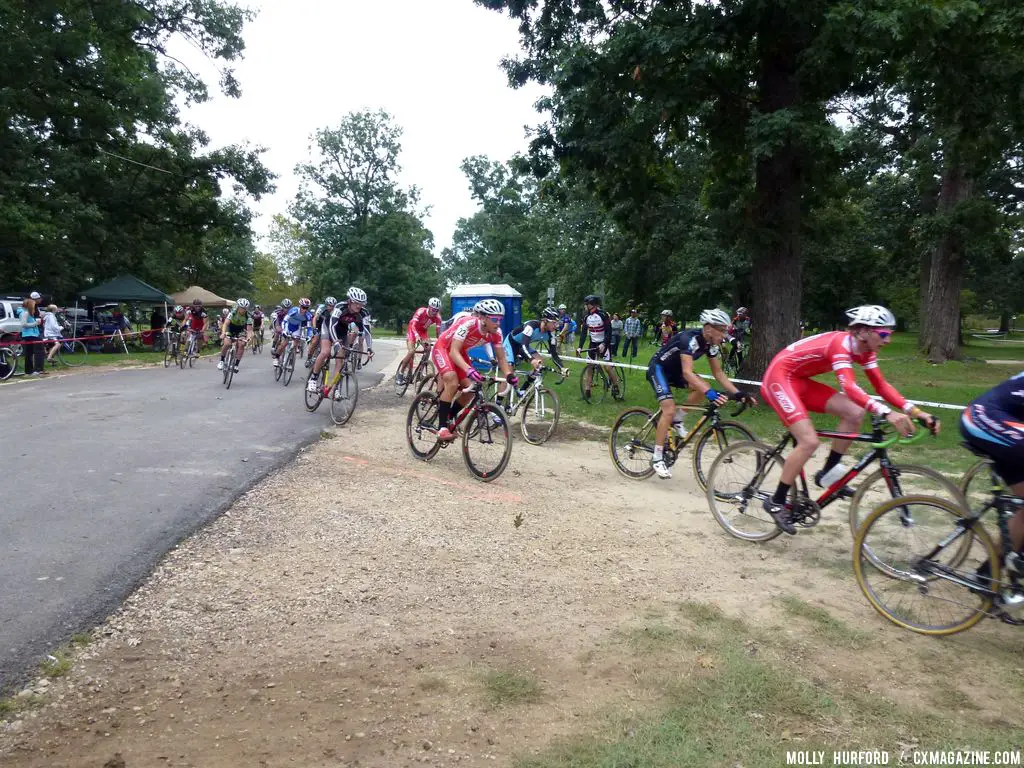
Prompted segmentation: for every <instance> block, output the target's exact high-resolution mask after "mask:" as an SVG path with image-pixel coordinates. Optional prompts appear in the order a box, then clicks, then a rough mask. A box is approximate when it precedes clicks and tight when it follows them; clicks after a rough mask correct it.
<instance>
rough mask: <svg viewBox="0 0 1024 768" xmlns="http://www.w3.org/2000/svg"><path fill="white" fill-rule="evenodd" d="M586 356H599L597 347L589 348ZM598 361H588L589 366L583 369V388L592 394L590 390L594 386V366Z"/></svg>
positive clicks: (594, 357) (588, 394) (592, 358)
mask: <svg viewBox="0 0 1024 768" xmlns="http://www.w3.org/2000/svg"><path fill="white" fill-rule="evenodd" d="M585 357H587V358H589V359H590V360H595V359H596V357H597V347H591V348H590V349H588V350H587V353H586V355H585ZM595 364H596V363H587V367H586V368H585V369H584V371H583V390H584V391H585V392H586V393H587V396H588V397H589V396H590V390H591V389H592V388H593V386H594V366H595Z"/></svg>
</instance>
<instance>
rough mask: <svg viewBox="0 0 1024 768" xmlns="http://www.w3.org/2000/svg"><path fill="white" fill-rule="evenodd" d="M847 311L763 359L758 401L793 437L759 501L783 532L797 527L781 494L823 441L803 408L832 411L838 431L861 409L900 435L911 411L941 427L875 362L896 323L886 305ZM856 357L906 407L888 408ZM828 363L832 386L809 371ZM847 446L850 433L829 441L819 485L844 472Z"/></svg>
mask: <svg viewBox="0 0 1024 768" xmlns="http://www.w3.org/2000/svg"><path fill="white" fill-rule="evenodd" d="M846 316H847V318H849V321H850V327H849V330H847V331H833V332H831V333H820V334H818V335H817V336H809V337H808V338H806V339H801V340H800V341H797V342H795V343H793V344H790V345H789V346H788V347H786V348H785V349H783V350H782V351H781V352H779V353H778V354H777V355H776V356H775V357H774V358H773V359H772V361H771V363H770V364H769V365H768V370H767V371H765V374H764V381H763V382H762V383H761V395H762V397H763V398H764V401H765V402H766V403H768V404H769V405H771V407H772V408H773V409H774V411H775V412H776V413H777V414H778V415H779V418H780V419H782V423H783V424H785V425H786V427H787V428H788V429H789V431H790V434H792V435H793V438H794V439H795V440H796V446H795V447H794V448H793V450H792V451H790V453H789V455H788V456H787V457H786V463H785V464H784V465H783V467H782V477H781V478H780V480H779V486H778V488H777V489H776V491H775V495H774V496H772V498H771V499H767V500H765V502H764V508H765V510H766V511H767V512H768V513H769V514H770V515H771V516H772V518H774V520H775V522H776V523H777V524H778V526H779V527H780V528H782V530H783V531H785V532H786V533H788V534H794V533H796V528H795V527H794V526H793V523H792V522H791V521H790V519H789V510H788V508H787V507H786V496H787V494H788V493H789V489H790V488H791V487H792V485H793V483H794V482H795V481H796V477H797V475H799V474H800V470H801V469H803V466H804V464H806V463H807V460H808V459H810V458H811V456H812V455H814V452H815V451H816V450H817V448H818V445H819V444H820V442H821V441H820V438H819V437H818V435H817V432H815V428H814V424H813V423H812V422H811V419H810V416H809V414H808V412H809V411H812V412H814V413H831V414H832V415H834V416H838V417H839V431H841V432H850V433H853V432H856V431H858V430H859V429H860V424H861V422H862V421H863V420H864V412H865V411H871V412H872V413H874V414H876V415H878V416H884V417H885V418H886V420H887V421H888V422H889V423H890V424H892V425H893V426H894V427H895V428H896V430H897V431H898V432H899V433H900V434H902V435H910V434H912V433H913V432H914V424H913V422H912V421H911V417H913V418H915V419H917V420H918V421H920V422H921V423H922V424H923V425H924V426H926V427H928V429H930V430H931V431H932V432H934V433H938V431H939V420H938V419H936V418H935V417H933V416H931V415H930V414H927V413H925V412H924V411H922V410H921V409H920V408H918V407H917V406H916V405H914V404H913V403H911V402H909V401H907V399H906V398H904V397H903V395H901V394H900V393H899V392H898V391H896V389H895V387H893V386H892V385H891V384H889V382H887V381H886V380H885V378H884V377H883V376H882V372H881V371H880V370H879V368H878V350H879V349H881V348H882V347H884V346H885V345H886V344H888V343H889V339H890V337H891V336H892V332H893V328H894V327H895V326H896V318H895V317H894V316H893V314H892V312H890V311H889V310H888V309H886V308H885V307H880V306H878V305H870V304H869V305H864V306H860V307H854V308H853V309H850V310H847V312H846ZM854 363H857V364H858V365H860V366H862V367H863V368H864V373H865V375H867V377H868V381H870V382H871V386H873V387H874V388H875V391H876V392H877V393H878V394H879V395H881V396H882V397H883V398H884V399H885V401H886V402H888V403H890V404H891V405H892V406H893V407H894V408H899V409H901V410H903V411H904V413H897V412H895V411H893V410H892V409H890V408H889V407H888V406H886V405H885V404H884V403H881V402H879V401H877V400H874V399H872V398H871V397H870V396H869V395H868V393H867V392H865V391H864V390H863V389H861V387H860V385H859V384H857V378H856V376H855V375H854V372H853V364H854ZM830 370H831V371H834V372H835V374H836V378H838V379H839V390H838V391H836V390H835V389H833V388H832V387H830V386H828V385H827V384H823V383H821V382H820V381H815V380H814V379H812V378H811V377H812V376H817V375H819V374H822V373H827V372H828V371H830ZM849 447H850V441H849V440H833V441H832V451H831V452H830V453H829V455H828V459H827V460H826V461H825V466H824V468H823V469H822V470H821V471H820V472H818V473H817V474H816V475H815V476H814V480H815V482H816V483H817V484H818V485H819V486H823V487H828V486H829V485H831V484H832V483H834V482H836V481H837V480H839V479H841V478H842V476H843V475H844V474H846V472H847V469H846V468H845V467H843V466H842V464H840V460H841V459H842V458H843V455H844V454H845V453H846V451H847V450H848V449H849Z"/></svg>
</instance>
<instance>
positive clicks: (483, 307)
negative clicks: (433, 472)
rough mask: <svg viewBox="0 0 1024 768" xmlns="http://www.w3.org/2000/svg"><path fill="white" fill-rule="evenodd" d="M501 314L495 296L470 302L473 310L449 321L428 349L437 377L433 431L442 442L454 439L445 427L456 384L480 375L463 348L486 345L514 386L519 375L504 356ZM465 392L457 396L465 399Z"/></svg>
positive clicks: (502, 310) (501, 307)
mask: <svg viewBox="0 0 1024 768" xmlns="http://www.w3.org/2000/svg"><path fill="white" fill-rule="evenodd" d="M503 317H505V306H504V305H503V304H502V303H501V302H500V301H498V300H497V299H482V300H480V301H478V302H477V303H476V304H474V305H473V314H472V315H470V316H468V317H464V318H462V319H460V320H457V321H456V322H454V323H452V325H451V327H450V328H449V329H448V330H447V331H445V332H444V333H442V334H441V335H440V336H439V337H438V339H437V343H436V344H435V345H434V348H433V349H432V350H431V352H430V361H431V362H432V363H433V364H434V368H436V369H437V374H438V376H439V377H440V379H441V397H440V398H439V401H438V404H437V406H438V413H437V415H438V424H440V426H441V428H440V429H439V430H438V432H437V436H438V438H439V439H440V440H444V441H445V442H447V441H449V440H454V439H455V433H454V432H453V431H452V430H451V429H450V428H449V424H448V420H449V419H450V418H451V415H452V405H453V401H454V400H455V395H456V393H457V392H458V391H459V387H460V386H461V387H468V386H469V382H470V381H473V382H476V383H480V382H481V381H483V378H484V377H483V376H482V375H481V374H480V372H479V371H478V370H477V369H476V368H474V367H473V366H472V365H471V364H470V363H469V361H468V360H466V357H465V354H464V350H469V349H472V348H473V347H480V346H485V347H488V350H487V351H488V353H489V354H490V356H491V357H493V358H495V359H497V361H498V367H499V368H500V369H501V372H502V373H503V374H505V380H506V381H508V383H509V384H511V385H512V386H515V385H516V384H518V383H519V378H518V377H517V376H516V375H515V373H514V372H513V370H512V366H511V365H509V362H508V360H507V359H506V357H505V347H504V344H503V339H502V336H501V329H500V328H499V325H500V324H501V320H502V318H503ZM466 400H467V396H465V395H463V396H461V397H460V398H459V402H460V403H463V404H464V403H465V402H466Z"/></svg>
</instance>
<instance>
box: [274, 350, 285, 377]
mask: <svg viewBox="0 0 1024 768" xmlns="http://www.w3.org/2000/svg"><path fill="white" fill-rule="evenodd" d="M283 372H284V355H281V356H280V357H278V358H277V365H275V366H274V381H280V380H281V374H282V373H283Z"/></svg>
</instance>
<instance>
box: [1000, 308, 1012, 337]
mask: <svg viewBox="0 0 1024 768" xmlns="http://www.w3.org/2000/svg"><path fill="white" fill-rule="evenodd" d="M999 332H1000V333H1009V332H1010V313H1009V312H1008V311H1005V310H1004V311H1003V312H1001V313H1000V314H999Z"/></svg>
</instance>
